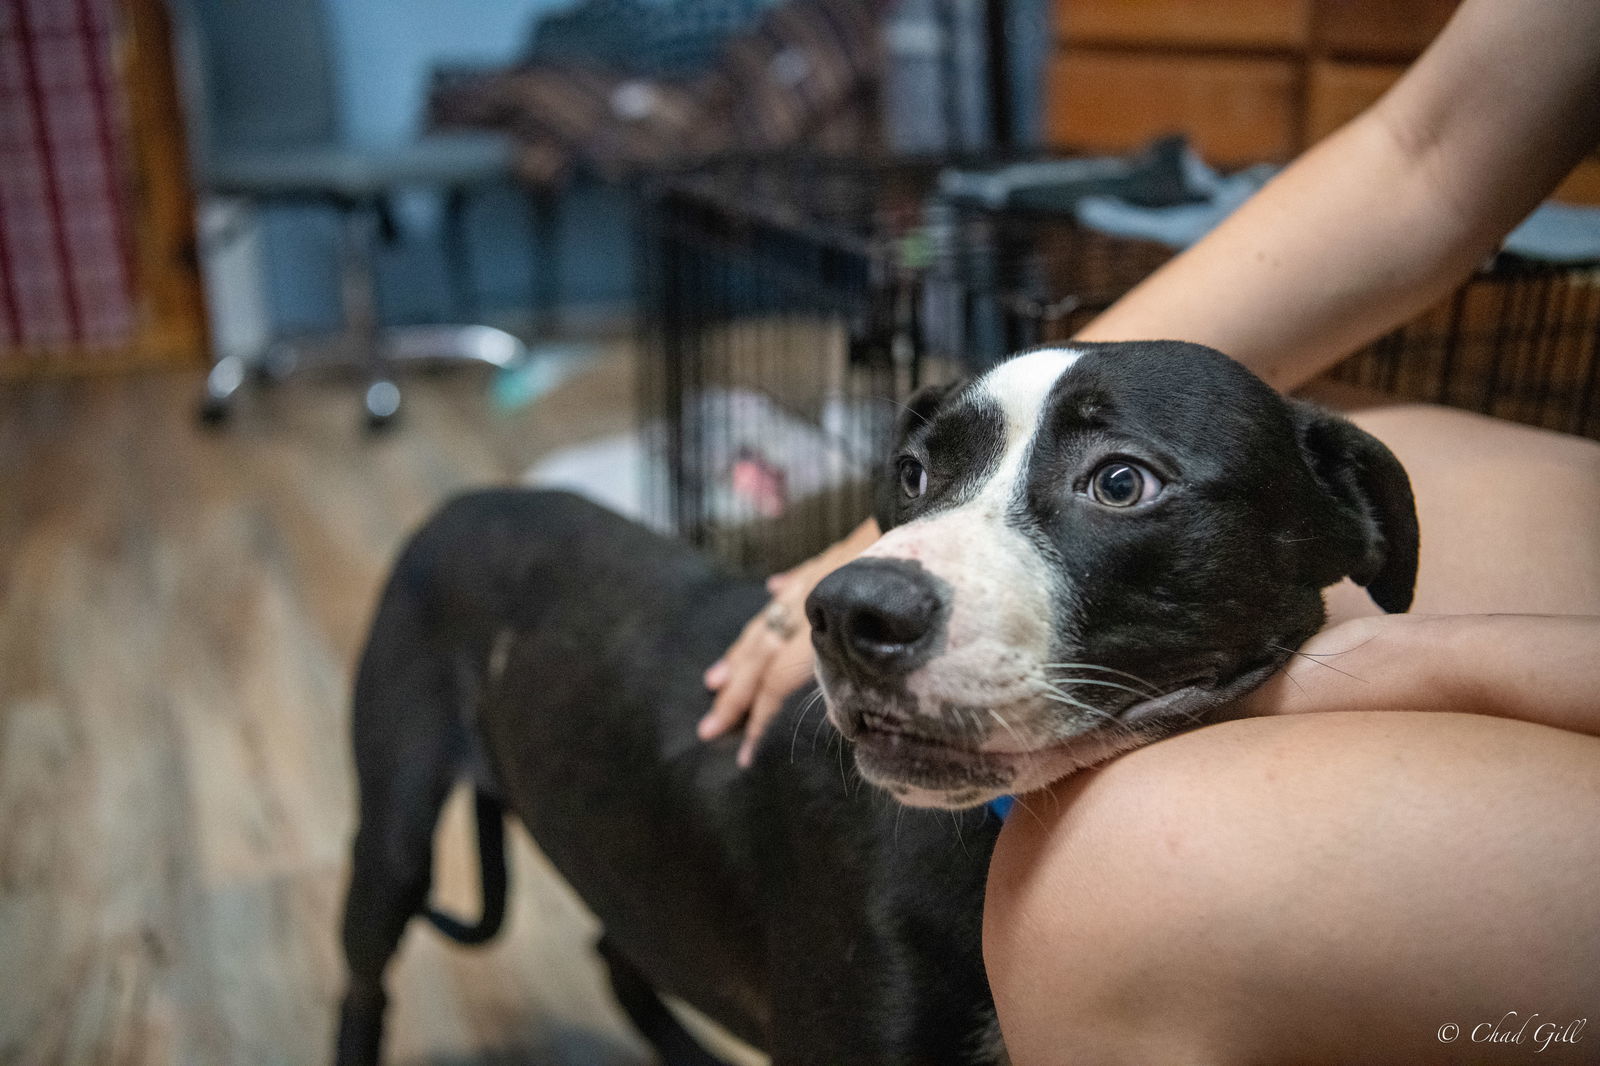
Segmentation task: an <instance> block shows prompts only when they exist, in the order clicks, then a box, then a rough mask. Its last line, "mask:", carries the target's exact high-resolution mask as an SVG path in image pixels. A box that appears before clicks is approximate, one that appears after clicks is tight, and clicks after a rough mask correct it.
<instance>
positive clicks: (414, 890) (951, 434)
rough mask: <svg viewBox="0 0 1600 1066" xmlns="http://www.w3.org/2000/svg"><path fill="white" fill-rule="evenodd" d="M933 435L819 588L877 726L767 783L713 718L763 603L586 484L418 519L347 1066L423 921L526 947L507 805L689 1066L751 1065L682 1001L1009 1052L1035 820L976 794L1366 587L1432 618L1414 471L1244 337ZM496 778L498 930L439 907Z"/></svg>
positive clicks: (936, 1047) (383, 740) (380, 622)
mask: <svg viewBox="0 0 1600 1066" xmlns="http://www.w3.org/2000/svg"><path fill="white" fill-rule="evenodd" d="M903 429H904V434H903V440H902V442H901V446H900V448H899V449H898V451H897V452H896V454H895V455H894V456H893V458H892V459H891V460H890V462H889V464H888V466H887V468H886V470H885V472H884V475H883V492H882V494H881V495H882V499H881V503H880V506H879V521H880V523H881V524H882V525H883V527H884V529H885V530H887V531H888V532H887V534H886V536H885V537H884V538H883V539H882V541H880V542H879V544H878V545H877V546H876V547H874V548H873V549H872V551H870V552H869V553H868V554H867V556H865V557H864V558H862V559H861V560H859V561H857V562H855V563H852V564H850V565H849V566H847V567H845V568H843V569H841V570H839V571H837V572H836V573H835V574H834V575H832V576H831V577H829V578H828V579H827V580H826V581H824V582H823V583H822V584H821V585H819V586H818V588H817V589H816V591H815V592H814V593H813V595H812V597H811V600H810V602H809V603H808V605H807V613H808V615H809V617H810V619H811V622H812V625H813V634H814V640H815V644H816V648H817V653H818V662H819V673H820V676H821V678H822V682H823V688H824V691H825V692H826V696H827V704H828V716H829V718H830V719H831V720H832V721H833V722H834V724H835V725H836V726H837V728H838V732H839V733H840V734H842V735H843V737H844V738H845V739H844V740H842V741H841V740H839V739H838V738H837V737H836V736H835V735H833V733H832V731H831V730H830V731H828V733H827V736H826V738H825V740H820V741H819V740H818V739H816V738H817V736H818V732H817V730H818V727H820V726H821V717H820V713H819V712H814V711H812V710H811V705H812V703H813V702H814V699H813V697H814V695H815V693H814V692H812V693H811V694H809V695H808V694H807V693H801V694H799V695H797V696H796V697H794V698H793V699H791V700H790V701H789V703H788V705H787V706H786V707H785V709H784V711H783V712H782V714H781V715H780V717H779V718H778V719H777V720H776V722H775V723H774V724H773V725H772V726H771V728H770V729H769V731H768V733H767V737H766V740H765V741H764V742H763V744H762V746H761V748H760V751H759V752H758V755H757V759H756V763H755V766H754V767H753V768H752V769H751V770H749V771H747V772H743V773H741V772H740V771H738V770H737V769H736V767H735V766H734V758H733V756H734V749H735V747H736V742H735V741H734V740H732V739H726V740H724V741H722V742H720V743H715V744H710V745H704V744H701V743H700V742H699V741H698V740H697V739H696V738H695V734H694V727H695V723H696V722H697V720H698V719H699V718H700V716H701V715H702V714H703V713H704V712H705V710H706V708H707V703H708V696H707V694H706V692H705V690H704V689H703V687H702V686H701V682H700V671H701V669H702V667H703V666H704V664H705V663H707V662H710V661H711V660H712V659H713V658H715V657H716V656H717V655H718V654H720V653H721V652H722V650H723V649H724V648H725V647H727V645H728V644H729V643H730V642H731V641H732V640H733V638H734V637H735V636H736V635H737V633H738V632H739V629H740V627H741V626H742V625H743V624H744V623H745V622H746V621H747V620H748V619H749V618H750V617H752V616H753V615H754V614H755V613H756V611H757V610H759V609H760V607H761V606H762V604H763V602H764V600H765V594H764V591H763V589H762V588H761V586H760V585H759V584H758V583H756V582H753V581H743V580H739V579H736V578H733V577H731V576H729V575H728V574H726V573H725V572H723V571H722V570H720V569H719V568H718V567H716V566H715V565H713V564H712V563H710V562H708V561H706V560H705V559H703V558H701V557H700V556H699V555H697V554H695V553H694V552H693V551H691V550H689V549H687V548H685V547H683V546H681V545H679V544H677V543H675V542H672V541H670V540H667V539H665V538H662V537H659V536H656V535H655V534H652V533H650V532H648V531H646V530H644V529H642V528H640V527H639V526H637V525H634V524H633V523H630V522H627V521H625V520H623V519H621V518H619V517H617V516H615V515H612V514H610V513H609V512H607V511H604V510H602V509H600V508H598V507H595V506H594V505H592V504H589V503H586V502H584V501H582V500H580V499H578V498H576V497H572V496H567V495H563V494H557V493H539V492H526V491H512V490H505V491H491V492H484V493H478V494H474V495H470V496H465V497H462V498H460V499H457V500H455V501H454V502H452V503H450V504H449V505H447V506H446V507H445V508H444V509H443V510H442V511H441V512H440V513H439V514H438V515H437V516H436V517H435V518H434V519H433V520H432V521H430V522H429V523H428V524H427V525H426V526H425V527H424V528H423V529H422V530H421V531H420V532H419V533H418V534H417V535H416V537H415V538H414V539H413V540H412V542H411V543H410V545H409V546H408V547H407V548H406V549H405V551H404V553H403V554H402V556H401V558H400V561H399V563H398V564H397V566H396V568H395V572H394V575H393V577H392V578H391V580H390V582H389V585H388V588H387V589H386V591H385V593H384V596H383V600H382V603H381V605H380V606H379V610H378V615H377V619H376V621H375V623H374V626H373V631H372V635H371V639H370V641H369V643H368V645H367V648H366V652H365V654H364V656H363V658H362V662H361V666H360V670H359V674H358V678H357V682H356V692H355V707H354V722H353V730H354V740H355V757H356V766H357V770H358V775H359V778H360V792H361V812H360V816H361V821H360V828H359V831H358V833H357V835H356V840H355V845H354V869H353V872H352V877H351V882H350V892H349V898H348V901H347V904H346V911H345V920H344V945H345V952H346V957H347V961H348V966H349V983H348V987H347V991H346V996H345V999H344V1003H343V1006H342V1010H341V1024H340V1034H339V1047H338V1057H339V1061H340V1062H341V1063H345V1064H354V1063H372V1062H375V1061H376V1060H377V1057H378V1049H379V1042H380V1034H381V1029H382V1015H383V1011H384V1005H385V999H384V994H383V989H382V979H383V972H384V969H385V967H386V965H387V963H388V960H389V958H390V957H391V955H392V954H393V952H394V950H395V947H396V945H397V943H398V941H399V939H400V936H401V933H402V932H403V931H404V929H405V927H406V925H407V923H408V922H409V920H410V919H411V917H412V916H413V915H417V914H426V915H428V917H429V918H430V919H431V920H432V921H433V922H434V923H435V924H436V925H438V926H439V927H440V928H441V929H443V930H444V931H445V932H446V933H448V934H450V935H452V936H454V937H456V938H457V939H460V940H464V941H468V942H472V941H482V940H485V939H488V938H489V937H490V936H492V935H493V934H494V932H495V930H496V929H497V928H498V925H499V922H500V917H501V914H502V912H503V908H504V902H505V888H506V885H505V869H504V859H503V851H502V849H503V839H502V833H503V816H502V811H509V812H510V813H511V814H513V815H514V816H515V817H516V818H517V820H519V821H520V822H522V824H523V825H525V826H526V827H527V828H528V829H529V830H530V831H531V832H532V834H533V836H534V838H535V840H536V841H537V842H538V844H539V846H540V847H541V848H542V849H543V850H544V852H545V853H546V855H547V856H548V857H549V858H550V860H551V861H552V862H553V863H554V864H555V866H556V867H557V868H558V869H559V870H560V871H561V873H562V875H563V876H564V877H565V878H566V879H567V880H568V881H569V882H570V883H571V884H572V886H573V887H574V888H575V889H576V890H577V892H578V893H579V895H580V896H582V898H583V899H584V900H585V902H586V903H587V904H588V905H589V907H590V908H591V909H592V910H593V911H594V912H595V914H596V915H597V916H598V917H599V919H600V921H601V923H602V925H603V927H604V929H605V935H604V939H603V940H602V943H601V952H602V954H603V956H604V958H605V959H606V961H607V963H608V964H609V966H610V969H611V974H612V978H613V987H614V988H615V990H616V993H617V996H618V999H619V1001H620V1002H621V1003H622V1005H623V1007H624V1008H625V1010H626V1011H627V1012H628V1014H629V1016H630V1017H631V1018H632V1019H633V1020H634V1022H635V1023H636V1024H637V1025H638V1026H639V1027H640V1028H641V1030H642V1031H643V1032H644V1034H645V1035H646V1037H647V1038H649V1039H650V1040H651V1041H652V1042H653V1043H654V1044H655V1045H656V1046H657V1047H658V1049H660V1051H661V1053H662V1056H663V1059H664V1060H666V1061H667V1062H669V1063H679V1062H689V1063H709V1062H713V1061H715V1060H713V1059H711V1058H710V1057H709V1056H708V1055H707V1054H706V1053H705V1052H704V1051H702V1050H700V1048H699V1047H698V1046H697V1045H696V1044H694V1042H693V1041H692V1040H691V1039H690V1038H689V1036H688V1035H687V1033H686V1032H685V1031H684V1030H683V1029H682V1028H681V1027H680V1026H679V1025H678V1024H677V1022H676V1021H675V1020H674V1018H673V1016H672V1015H671V1014H670V1013H668V1012H667V1011H666V1010H665V1009H664V1007H663V1006H662V1004H661V1001H660V1000H659V999H658V998H657V991H658V990H660V991H664V992H671V993H673V994H675V995H677V996H679V997H681V998H682V999H683V1000H685V1001H687V1002H689V1003H691V1004H693V1005H694V1006H696V1007H698V1008H699V1009H700V1010H701V1011H702V1012H704V1013H705V1014H707V1015H709V1016H710V1017H712V1018H713V1019H715V1020H716V1021H718V1022H720V1023H721V1024H722V1025H723V1026H725V1027H726V1028H727V1029H729V1030H730V1031H731V1032H733V1033H735V1034H736V1035H739V1036H741V1037H743V1038H744V1039H746V1040H747V1041H749V1042H750V1043H753V1044H755V1045H757V1046H759V1047H762V1048H764V1049H766V1050H767V1051H768V1052H769V1053H770V1054H771V1056H772V1058H773V1061H774V1062H775V1063H778V1064H780V1066H788V1064H798V1063H819V1064H821V1063H827V1064H850V1063H862V1064H867V1063H872V1064H892V1063H903V1064H912V1063H916V1064H924V1063H929V1064H933V1063H952V1064H955V1063H961V1064H968V1063H986V1062H987V1063H997V1062H1003V1061H1004V1051H1003V1049H1002V1048H1001V1046H1000V1044H999V1040H998V1036H997V1033H996V1030H995V1025H994V1013H993V1007H992V1004H991V1003H990V1000H989V995H988V989H987V984H986V981H985V979H984V974H983V966H982V958H981V953H980V944H979V932H980V921H981V911H982V898H983V882H984V876H985V871H986V867H987V863H988V856H989V853H990V850H991V848H992V846H993V843H994V839H995V834H996V832H997V831H998V828H999V821H998V819H997V818H996V817H995V816H994V815H993V814H992V813H990V812H989V810H987V809H986V808H984V807H981V806H980V807H974V806H973V805H974V804H979V803H981V802H982V801H984V800H987V799H989V798H991V797H995V796H999V795H1001V794H1004V793H1009V792H1020V791H1025V790H1028V789H1032V788H1036V787H1038V786H1040V785H1043V784H1046V783H1048V782H1050V781H1052V780H1054V779H1056V778H1059V777H1061V776H1063V775H1065V774H1068V773H1071V772H1072V771H1073V770H1075V769H1078V768H1080V767H1083V766H1087V765H1090V764H1092V763H1094V762H1097V761H1100V760H1102V759H1105V758H1107V757H1109V756H1110V755H1112V754H1114V753H1116V752H1118V751H1121V750H1124V749H1126V748H1129V747H1132V746H1134V745H1136V744H1140V743H1144V742H1148V741H1151V740H1155V739H1157V738H1159V737H1162V736H1164V735H1167V734H1170V733H1173V732H1175V731H1177V730H1180V729H1183V728H1186V727H1189V726H1192V725H1195V724H1197V723H1200V722H1204V721H1206V720H1207V719H1208V717H1211V716H1214V715H1215V713H1216V712H1217V711H1218V710H1219V709H1221V708H1222V707H1224V706H1225V705H1226V704H1227V702H1228V701H1229V700H1230V699H1231V698H1233V697H1235V696H1237V695H1239V694H1240V693H1243V692H1245V691H1247V690H1249V689H1250V688H1251V687H1252V686H1253V685H1256V684H1258V683H1259V682H1260V681H1261V680H1262V679H1263V678H1265V677H1266V676H1267V675H1268V674H1269V673H1271V671H1273V670H1274V669H1276V668H1277V667H1278V666H1279V665H1280V664H1281V663H1282V662H1283V661H1284V660H1285V659H1286V658H1287V657H1288V656H1289V655H1290V654H1291V653H1292V651H1293V649H1294V648H1295V647H1296V646H1298V645H1299V644H1300V643H1301V642H1302V641H1303V640H1305V639H1306V638H1307V637H1308V636H1310V635H1311V634H1312V633H1313V632H1315V631H1316V629H1317V628H1318V626H1319V625H1320V624H1321V622H1322V619H1323V608H1322V601H1321V596H1320V590H1321V589H1322V588H1323V587H1324V586H1326V585H1328V584H1331V583H1332V582H1334V581H1337V580H1338V579H1340V578H1341V577H1343V576H1345V575H1349V576H1351V577H1353V578H1355V580H1357V581H1359V582H1361V583H1363V584H1365V585H1366V586H1367V587H1368V589H1369V591H1370V592H1371V594H1372V596H1373V598H1374V599H1375V600H1376V601H1377V602H1378V603H1379V604H1380V605H1382V606H1383V607H1385V608H1386V609H1389V610H1403V609H1405V607H1406V606H1407V605H1408V603H1409V600H1410V595H1411V586H1412V581H1413V579H1414V576H1415V567H1416V550H1417V529H1416V519H1415V515H1414V511H1413V507H1412V502H1411V494H1410V489H1409V486H1408V483H1407V480H1406V476H1405V473H1404V471H1403V470H1402V469H1401V468H1400V466H1399V464H1398V463H1397V462H1396V461H1395V459H1394V458H1393V456H1391V455H1390V454H1389V452H1388V451H1387V450H1386V449H1385V448H1384V447H1383V446H1382V445H1381V444H1379V443H1378V442H1377V441H1376V440H1374V439H1372V438H1371V437H1369V436H1367V435H1366V434H1364V433H1362V432H1361V431H1359V430H1358V429H1356V428H1355V427H1353V426H1351V425H1350V424H1349V423H1347V422H1345V421H1343V420H1342V419H1339V418H1337V417H1335V416H1332V415H1329V414H1327V413H1325V412H1322V411H1319V410H1317V409H1315V408H1312V407H1310V406H1307V405H1303V404H1300V403H1296V402H1293V401H1285V400H1283V399H1282V398H1280V397H1279V396H1277V395H1276V394H1275V393H1273V392H1272V391H1271V390H1270V389H1269V388H1267V387H1266V386H1265V385H1264V384H1262V383H1261V382H1260V381H1259V380H1257V379H1256V378H1254V377H1253V376H1252V375H1250V374H1249V373H1248V372H1247V371H1245V370H1244V369H1242V368H1241V367H1239V366H1238V365H1237V364H1235V363H1233V362H1231V361H1230V360H1228V359H1227V358H1225V357H1223V356H1222V355H1220V354H1218V353H1216V352H1213V351H1211V350H1209V349H1205V348H1200V347H1198V346H1195V345H1187V344H1178V343H1130V344H1110V345H1084V346H1079V347H1075V348H1072V349H1048V350H1040V351H1035V352H1030V353H1027V354H1024V355H1022V356H1019V357H1017V358H1016V359H1014V360H1012V361H1010V362H1007V363H1004V364H1002V365H1001V366H999V367H998V368H997V369H995V370H993V371H991V372H990V373H988V374H986V375H985V376H983V377H981V378H979V379H978V380H976V381H974V382H972V383H970V384H967V385H965V386H961V387H952V388H948V389H944V390H935V391H930V392H925V393H924V394H922V395H920V396H919V397H918V398H917V399H916V400H915V401H914V402H913V403H912V404H911V411H910V414H909V415H908V417H907V418H906V420H905V424H904V426H903ZM808 712H810V713H812V715H813V717H812V718H810V719H809V720H808V719H807V714H808ZM848 749H853V752H852V751H850V750H848ZM857 767H859V774H860V776H859V777H858V776H857ZM468 776H470V777H472V778H473V779H474V780H475V781H476V782H477V786H478V822H479V826H478V830H479V847H480V850H481V853H482V858H483V869H484V872H483V883H484V916H483V918H482V919H481V920H480V921H479V922H478V923H477V924H475V925H466V924H464V923H462V922H459V921H457V920H454V919H452V918H450V917H448V916H446V915H441V914H437V913H435V912H432V911H430V910H429V909H428V905H427V897H428V890H429V877H430V868H431V858H432V856H431V840H432V835H433V830H434V823H435V820H436V819H437V817H438V812H439V809H440V807H441V805H442V803H443V800H444V798H445V795H446V793H447V792H448V790H449V789H450V788H451V787H452V785H453V784H454V783H455V782H456V781H457V780H459V779H461V778H463V777H468ZM862 777H864V778H865V779H866V780H868V781H870V782H873V783H875V784H879V785H882V786H883V787H884V788H885V789H887V790H888V791H889V792H890V793H893V794H894V795H896V796H898V797H899V798H900V799H901V800H903V801H905V803H908V804H915V805H921V806H931V807H947V808H961V809H958V810H955V811H954V812H951V811H943V810H939V811H925V810H915V809H909V810H908V809H907V808H906V807H904V806H902V805H900V804H896V803H893V802H890V801H889V800H888V799H887V797H885V796H884V795H883V793H881V792H877V791H875V790H873V789H868V788H863V787H861V778H862Z"/></svg>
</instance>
